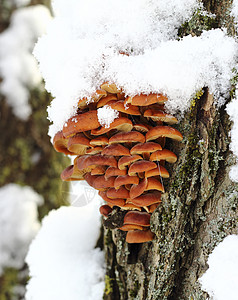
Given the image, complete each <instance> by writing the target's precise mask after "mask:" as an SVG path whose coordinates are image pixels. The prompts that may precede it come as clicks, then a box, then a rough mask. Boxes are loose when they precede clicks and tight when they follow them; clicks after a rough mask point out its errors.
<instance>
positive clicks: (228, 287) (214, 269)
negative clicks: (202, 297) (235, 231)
mask: <svg viewBox="0 0 238 300" xmlns="http://www.w3.org/2000/svg"><path fill="white" fill-rule="evenodd" d="M237 249H238V235H230V236H228V237H226V238H225V239H224V240H223V242H221V243H220V244H219V245H218V246H217V247H216V248H215V249H214V250H213V252H212V253H211V254H210V255H209V258H208V265H209V269H208V270H207V271H206V273H205V274H204V275H203V276H202V277H201V278H200V279H199V281H200V283H201V285H202V289H203V290H204V291H206V292H207V293H208V294H209V296H210V297H212V299H213V300H228V299H229V300H237V295H238V284H237V283H238V251H237Z"/></svg>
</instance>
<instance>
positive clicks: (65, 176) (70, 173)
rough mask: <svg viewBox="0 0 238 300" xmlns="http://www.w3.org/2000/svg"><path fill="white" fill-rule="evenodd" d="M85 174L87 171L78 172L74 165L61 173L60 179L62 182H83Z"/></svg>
mask: <svg viewBox="0 0 238 300" xmlns="http://www.w3.org/2000/svg"><path fill="white" fill-rule="evenodd" d="M87 172H88V170H87V169H85V170H81V171H79V170H78V169H77V168H75V166H74V165H71V166H68V167H67V168H65V169H64V170H63V171H62V173H61V175H60V177H61V180H63V181H74V180H84V175H85V174H86V173H87Z"/></svg>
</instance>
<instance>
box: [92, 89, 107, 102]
mask: <svg viewBox="0 0 238 300" xmlns="http://www.w3.org/2000/svg"><path fill="white" fill-rule="evenodd" d="M106 96H107V92H106V91H104V90H96V92H95V93H94V94H93V95H92V100H93V102H97V101H99V100H100V99H101V98H102V97H106Z"/></svg>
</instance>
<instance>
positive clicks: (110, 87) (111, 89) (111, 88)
mask: <svg viewBox="0 0 238 300" xmlns="http://www.w3.org/2000/svg"><path fill="white" fill-rule="evenodd" d="M100 88H101V89H102V90H104V91H106V92H108V93H111V94H118V93H121V89H119V88H118V87H117V86H116V85H115V83H109V82H104V83H103V84H102V85H101V87H100Z"/></svg>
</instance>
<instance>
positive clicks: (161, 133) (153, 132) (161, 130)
mask: <svg viewBox="0 0 238 300" xmlns="http://www.w3.org/2000/svg"><path fill="white" fill-rule="evenodd" d="M159 137H168V138H171V139H174V140H177V141H180V142H181V141H182V139H183V136H182V134H181V133H180V132H179V131H178V130H177V129H175V128H173V127H170V126H156V127H153V128H151V129H150V130H149V131H148V132H147V133H146V141H147V142H148V141H151V140H155V139H157V138H159Z"/></svg>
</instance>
